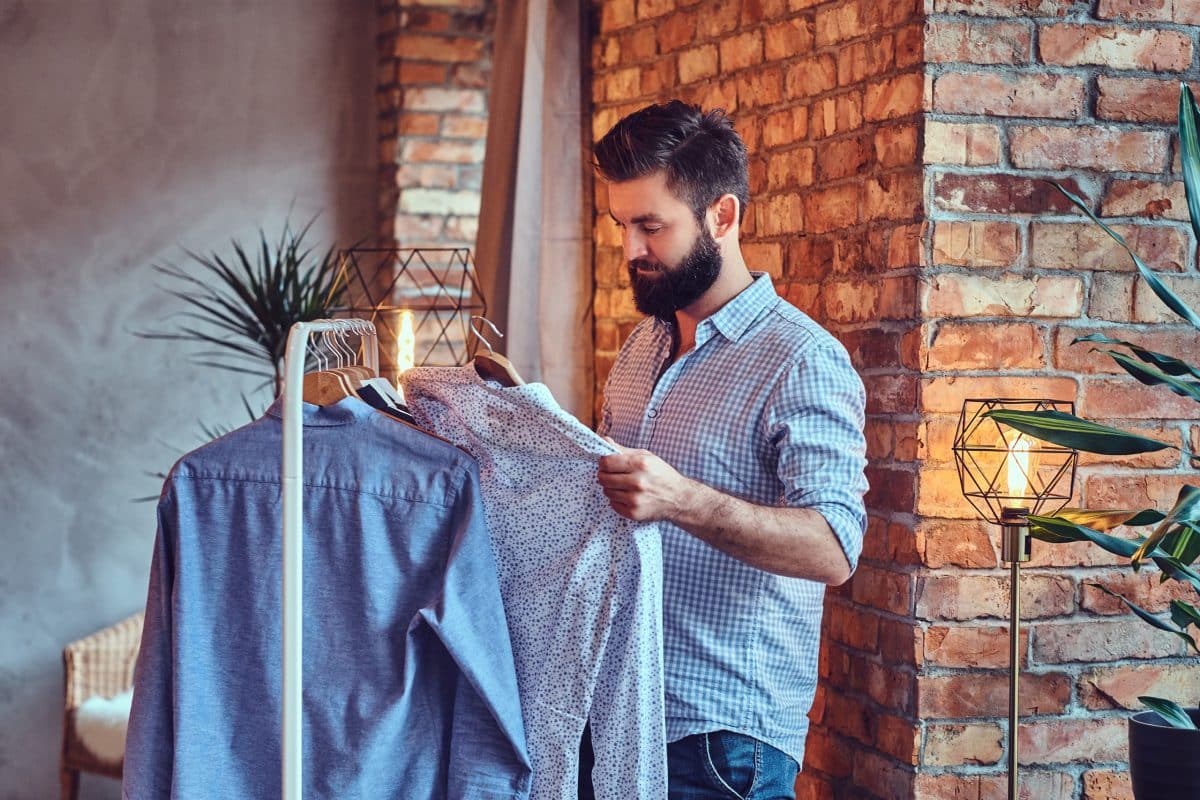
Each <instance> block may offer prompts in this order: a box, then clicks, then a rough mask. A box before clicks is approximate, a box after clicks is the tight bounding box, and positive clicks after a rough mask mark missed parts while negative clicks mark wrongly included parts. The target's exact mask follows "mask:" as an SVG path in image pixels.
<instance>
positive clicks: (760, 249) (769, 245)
mask: <svg viewBox="0 0 1200 800" xmlns="http://www.w3.org/2000/svg"><path fill="white" fill-rule="evenodd" d="M742 256H743V257H744V258H745V259H746V263H747V264H748V265H750V268H751V269H753V270H760V271H762V272H766V273H767V274H769V275H770V276H771V278H772V279H774V280H779V278H781V277H782V276H783V245H782V244H780V243H778V242H747V243H745V244H743V245H742Z"/></svg>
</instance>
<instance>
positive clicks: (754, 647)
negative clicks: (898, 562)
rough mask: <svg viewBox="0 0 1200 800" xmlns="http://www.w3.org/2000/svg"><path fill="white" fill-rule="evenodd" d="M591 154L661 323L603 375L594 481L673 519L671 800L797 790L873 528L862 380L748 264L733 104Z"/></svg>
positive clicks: (622, 508) (652, 315)
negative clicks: (846, 596)
mask: <svg viewBox="0 0 1200 800" xmlns="http://www.w3.org/2000/svg"><path fill="white" fill-rule="evenodd" d="M595 160H596V167H597V171H598V172H599V175H600V177H601V178H602V179H603V180H604V181H605V183H606V184H607V191H608V207H609V214H610V215H611V216H612V219H613V222H614V223H615V224H616V225H617V227H619V228H620V230H621V235H622V240H623V246H624V254H625V258H626V261H627V262H628V267H629V278H630V282H631V284H632V289H633V294H634V299H635V301H636V304H637V308H638V310H639V311H641V312H642V313H644V314H646V315H648V318H647V319H645V320H643V321H642V322H641V324H639V325H638V326H637V328H635V329H634V331H633V332H632V334H631V335H630V336H629V339H628V340H627V341H626V342H625V343H624V345H623V347H622V348H621V352H620V355H619V356H618V357H617V360H616V363H615V364H614V366H613V368H612V372H611V373H610V375H609V377H608V383H607V386H606V388H605V393H604V406H603V415H602V419H601V421H600V425H599V431H600V433H601V434H603V435H605V436H607V437H609V438H610V440H611V441H613V442H614V444H615V445H616V446H617V447H618V449H619V450H620V452H619V453H618V454H616V455H611V456H607V457H605V458H604V459H602V460H601V462H600V469H599V475H598V480H599V482H600V484H601V485H602V486H603V487H604V490H605V493H606V495H607V496H608V499H609V502H610V503H611V504H612V507H613V508H614V509H616V511H617V512H618V513H620V514H621V515H622V516H625V517H628V518H629V519H634V520H658V521H660V522H661V523H662V528H663V561H664V582H663V587H664V588H663V594H664V600H663V604H664V605H663V611H664V620H663V623H664V648H665V669H666V675H665V680H666V714H667V719H666V726H667V740H668V742H670V744H669V745H668V751H667V754H666V756H667V767H668V774H669V783H670V797H671V798H672V800H695V799H698V798H717V797H721V798H728V797H730V796H733V797H738V798H749V797H753V798H794V796H795V789H794V785H795V781H796V774H797V771H798V769H799V765H800V764H803V762H804V744H805V738H806V736H807V733H808V716H807V715H808V712H809V709H810V707H811V705H812V701H813V695H814V692H815V689H816V684H817V652H818V647H819V644H820V629H821V615H822V610H823V606H824V604H823V597H824V590H825V586H826V585H837V584H840V583H843V582H844V581H846V580H847V579H848V578H849V577H850V575H851V574H852V573H853V571H854V568H855V565H856V563H857V560H858V556H859V553H860V552H861V550H862V537H863V532H864V530H865V528H866V512H865V509H864V506H863V494H864V492H865V491H866V488H867V483H866V479H865V477H864V475H863V468H864V467H865V464H866V460H865V451H866V446H865V442H864V438H863V421H864V405H865V398H864V391H863V385H862V381H861V380H860V379H859V377H858V375H857V374H856V373H855V371H854V369H853V367H852V366H851V364H850V359H849V357H848V355H847V353H846V350H845V349H844V348H843V347H842V346H841V344H840V343H838V341H837V340H836V339H834V338H833V337H832V336H831V335H830V334H829V333H828V332H826V331H825V330H824V329H822V328H821V327H820V326H819V325H818V324H817V323H816V322H814V321H813V320H812V319H810V318H809V317H808V316H806V315H805V314H804V313H802V312H801V311H800V310H799V309H797V308H796V307H794V306H793V305H791V304H790V303H788V302H787V301H786V300H784V299H783V298H781V297H780V296H779V295H778V294H776V291H775V288H774V286H773V285H772V283H771V278H770V276H769V275H767V274H764V273H759V272H751V271H750V269H749V268H748V267H747V265H746V262H745V260H744V259H743V256H742V251H741V247H740V245H739V242H738V228H739V224H740V223H741V221H742V218H743V217H744V216H745V213H746V205H747V203H748V202H749V181H748V170H747V155H746V146H745V144H744V143H743V142H742V140H741V138H740V137H739V136H738V134H737V132H736V131H735V129H734V127H733V124H732V122H731V121H730V120H729V118H728V117H727V116H726V115H725V114H724V113H723V112H722V111H719V110H716V111H709V112H704V111H702V110H701V109H699V108H698V107H696V106H691V105H687V104H685V103H682V102H680V101H672V102H669V103H665V104H661V105H652V106H649V107H647V108H643V109H641V110H639V111H636V112H634V113H632V114H630V115H629V116H627V117H625V118H624V119H622V120H620V121H619V122H618V123H617V124H616V125H615V126H613V128H612V130H610V131H609V132H608V133H607V134H606V135H605V136H604V138H603V139H601V141H600V142H599V143H598V144H597V145H596V148H595ZM587 783H588V781H586V780H584V781H581V785H586V784H587ZM585 794H586V792H585Z"/></svg>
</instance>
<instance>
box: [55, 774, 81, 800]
mask: <svg viewBox="0 0 1200 800" xmlns="http://www.w3.org/2000/svg"><path fill="white" fill-rule="evenodd" d="M59 775H60V777H61V779H62V800H79V770H74V769H67V768H66V767H62V768H61V769H60V770H59Z"/></svg>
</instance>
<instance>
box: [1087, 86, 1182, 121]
mask: <svg viewBox="0 0 1200 800" xmlns="http://www.w3.org/2000/svg"><path fill="white" fill-rule="evenodd" d="M1197 88H1200V84H1198V83H1193V84H1192V91H1196V90H1197ZM1096 89H1097V100H1096V116H1097V117H1099V118H1100V119H1112V120H1119V121H1124V122H1161V123H1168V124H1173V123H1175V121H1176V120H1177V118H1178V113H1179V81H1178V80H1154V79H1151V78H1110V77H1108V76H1105V75H1101V76H1099V77H1098V78H1096Z"/></svg>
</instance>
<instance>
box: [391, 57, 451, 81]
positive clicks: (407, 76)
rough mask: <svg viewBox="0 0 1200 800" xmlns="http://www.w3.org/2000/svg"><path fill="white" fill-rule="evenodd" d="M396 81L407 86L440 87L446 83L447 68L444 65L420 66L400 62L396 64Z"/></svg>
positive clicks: (409, 62)
mask: <svg viewBox="0 0 1200 800" xmlns="http://www.w3.org/2000/svg"><path fill="white" fill-rule="evenodd" d="M395 66H396V80H397V82H399V83H402V84H405V85H407V86H412V85H415V84H421V83H424V84H432V85H436V86H440V85H441V84H443V83H445V82H446V78H447V76H448V75H449V67H447V66H446V65H445V64H421V63H414V62H412V61H403V60H401V61H400V63H399V64H396V65H395Z"/></svg>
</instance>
